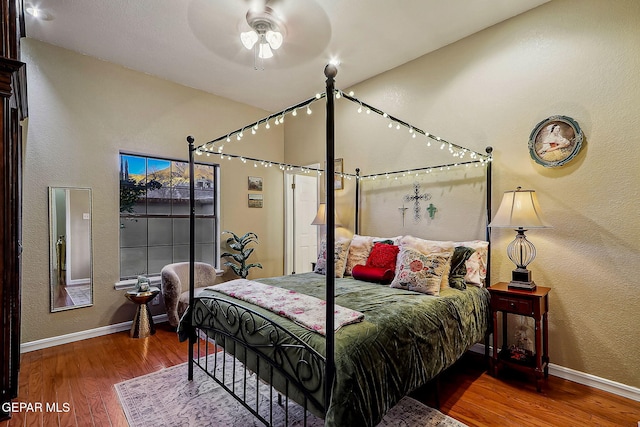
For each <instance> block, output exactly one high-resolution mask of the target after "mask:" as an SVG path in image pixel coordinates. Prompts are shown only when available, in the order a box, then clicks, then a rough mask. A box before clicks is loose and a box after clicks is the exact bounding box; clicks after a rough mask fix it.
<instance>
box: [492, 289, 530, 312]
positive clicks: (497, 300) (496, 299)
mask: <svg viewBox="0 0 640 427" xmlns="http://www.w3.org/2000/svg"><path fill="white" fill-rule="evenodd" d="M491 306H492V308H493V309H494V310H500V311H508V312H510V313H516V314H524V315H529V316H530V315H531V314H532V313H533V302H532V301H531V300H525V299H520V298H509V297H503V296H500V295H495V294H494V295H492V298H491Z"/></svg>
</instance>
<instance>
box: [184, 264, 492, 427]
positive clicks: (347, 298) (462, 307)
mask: <svg viewBox="0 0 640 427" xmlns="http://www.w3.org/2000/svg"><path fill="white" fill-rule="evenodd" d="M258 281H259V282H262V283H265V284H268V285H272V286H278V287H283V288H286V289H291V290H294V291H296V292H300V293H304V294H307V295H311V296H314V297H316V298H321V299H324V298H325V277H324V276H322V275H319V274H315V273H304V274H297V275H290V276H282V277H275V278H268V279H258ZM335 288H336V289H335V295H336V301H335V303H336V304H337V305H340V306H342V307H347V308H350V309H352V310H356V311H358V312H361V313H364V320H363V321H362V322H359V323H355V324H351V325H346V326H344V327H342V328H341V329H339V330H338V331H337V332H336V334H335V360H336V377H335V383H334V386H333V390H332V397H331V402H330V403H329V405H328V410H327V414H326V418H325V425H327V426H351V425H353V426H355V425H358V426H364V425H368V426H374V425H376V424H377V423H379V422H380V421H381V419H382V417H383V416H384V414H385V413H386V412H387V411H388V410H389V409H390V408H392V407H393V406H394V405H395V404H396V403H397V402H399V401H400V399H402V397H404V396H405V395H407V394H408V393H409V392H411V391H412V390H414V389H416V388H418V387H420V386H422V385H424V384H425V383H427V382H428V381H429V380H431V379H433V378H434V377H435V376H436V375H437V374H438V373H440V372H441V371H442V370H444V369H446V368H447V367H449V366H451V365H452V364H453V363H454V362H455V361H456V360H457V359H458V358H459V357H460V356H461V355H462V354H463V353H464V352H465V351H466V350H468V349H469V347H471V346H472V345H473V344H475V343H477V342H480V341H482V340H483V338H484V336H485V333H486V331H487V329H488V325H489V292H488V291H487V290H486V289H484V288H478V287H475V286H469V287H467V289H465V290H457V289H443V290H441V292H440V296H430V295H425V294H420V293H416V292H412V291H406V290H402V289H395V288H390V287H388V286H385V285H379V284H372V283H368V282H362V281H358V280H355V279H353V278H344V279H336V286H335ZM207 294H209V295H212V294H217V295H219V296H221V295H222V294H218V293H216V292H215V291H211V290H206V291H203V293H202V294H201V295H202V296H206V295H207ZM224 297H225V298H229V297H228V296H226V295H224ZM196 304H206V299H203V300H200V301H197V302H196ZM243 304H249V303H246V302H243ZM252 308H254V307H252ZM254 309H255V310H256V311H261V310H263V309H260V308H259V307H255V308H254ZM262 312H264V313H267V315H269V316H273V319H275V321H276V322H278V323H279V324H280V325H282V326H284V327H285V328H287V329H288V330H290V331H292V332H293V333H295V334H296V335H297V336H299V337H301V338H303V339H304V340H305V341H307V342H308V343H310V345H312V346H313V347H314V348H316V349H317V350H318V351H319V352H320V353H321V354H323V355H324V354H325V337H324V336H322V335H320V334H318V333H315V332H312V331H309V330H308V329H305V328H303V327H302V326H300V325H297V324H296V323H294V322H293V321H291V320H288V319H285V318H280V317H278V316H277V315H276V314H273V313H271V314H268V313H269V312H267V311H266V310H264V311H262Z"/></svg>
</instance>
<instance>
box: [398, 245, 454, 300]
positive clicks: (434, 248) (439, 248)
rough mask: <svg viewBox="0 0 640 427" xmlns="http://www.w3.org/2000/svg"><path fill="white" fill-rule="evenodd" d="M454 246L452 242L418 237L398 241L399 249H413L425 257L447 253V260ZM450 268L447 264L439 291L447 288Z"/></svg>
mask: <svg viewBox="0 0 640 427" xmlns="http://www.w3.org/2000/svg"><path fill="white" fill-rule="evenodd" d="M455 246H456V245H455V244H454V242H452V241H441V240H425V239H420V238H418V237H413V236H403V237H402V238H401V239H400V247H401V248H409V249H413V250H415V251H418V252H420V253H423V254H425V255H429V254H432V253H448V254H449V259H451V256H452V255H453V249H454V247H455ZM398 262H399V261H398ZM450 268H451V266H450V265H449V264H447V265H446V268H445V270H444V272H443V274H442V281H441V282H440V288H441V289H446V288H448V287H449V270H450ZM397 269H398V268H397V266H396V271H397Z"/></svg>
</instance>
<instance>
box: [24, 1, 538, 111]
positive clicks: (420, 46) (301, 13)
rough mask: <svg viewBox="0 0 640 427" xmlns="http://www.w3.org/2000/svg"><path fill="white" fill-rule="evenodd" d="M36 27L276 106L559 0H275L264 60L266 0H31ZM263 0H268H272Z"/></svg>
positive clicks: (85, 48) (31, 23)
mask: <svg viewBox="0 0 640 427" xmlns="http://www.w3.org/2000/svg"><path fill="white" fill-rule="evenodd" d="M24 1H25V8H27V7H30V6H36V7H37V8H38V9H40V10H41V11H42V12H43V13H44V19H36V18H34V17H33V16H31V15H29V14H26V18H25V19H26V30H27V37H30V38H34V39H37V40H41V41H44V42H47V43H50V44H53V45H56V46H60V47H63V48H66V49H70V50H73V51H76V52H79V53H81V54H85V55H89V56H93V57H96V58H99V59H102V60H106V61H109V62H113V63H115V64H120V65H122V66H124V67H127V68H130V69H133V70H137V71H141V72H144V73H147V74H151V75H154V76H157V77H160V78H163V79H166V80H170V81H173V82H176V83H179V84H182V85H185V86H189V87H192V88H196V89H200V90H203V91H207V92H210V93H213V94H216V95H219V96H223V97H226V98H229V99H232V100H236V101H239V102H243V103H245V104H249V105H253V106H256V107H259V108H262V109H265V110H268V111H278V110H281V109H284V108H286V107H287V106H290V105H293V104H295V103H297V102H299V101H300V100H303V99H307V98H309V97H311V96H313V95H314V94H315V93H317V92H321V91H323V90H324V80H325V77H324V74H323V70H324V66H325V65H326V64H327V63H328V62H329V61H330V60H332V59H338V60H339V61H340V66H339V72H338V75H337V77H336V86H337V87H339V88H347V87H349V86H352V85H354V84H356V83H359V82H361V81H363V80H366V79H368V78H370V77H373V76H375V75H377V74H380V73H382V72H384V71H386V70H389V69H392V68H395V67H397V66H399V65H401V64H404V63H406V62H408V61H410V60H412V59H415V58H418V57H420V56H422V55H425V54H426V53H429V52H431V51H434V50H436V49H438V48H440V47H442V46H446V45H448V44H450V43H453V42H455V41H457V40H460V39H462V38H464V37H466V36H468V35H471V34H473V33H475V32H478V31H480V30H482V29H484V28H487V27H490V26H492V25H494V24H497V23H499V22H501V21H504V20H506V19H509V18H511V17H513V16H515V15H518V14H520V13H523V12H525V11H527V10H530V9H532V8H534V7H536V6H538V5H540V4H543V3H546V2H547V1H549V0H518V1H513V0H399V1H389V0H268V1H267V4H268V6H270V7H271V8H272V9H273V10H274V11H275V13H276V14H278V15H279V17H280V18H281V19H282V21H283V22H284V25H285V27H286V36H285V39H284V43H283V45H282V47H281V48H280V49H278V50H277V51H275V56H274V57H273V58H270V59H266V60H264V70H255V69H254V59H253V52H252V51H249V50H247V49H245V48H244V47H243V46H242V44H241V42H240V37H239V33H240V32H241V31H247V30H248V29H249V26H248V24H247V22H246V18H245V16H246V13H247V11H248V10H249V8H250V7H252V5H253V3H255V1H256V0H251V1H250V0H135V1H132V0H24ZM262 1H263V2H264V1H265V0H262Z"/></svg>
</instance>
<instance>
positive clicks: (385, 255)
mask: <svg viewBox="0 0 640 427" xmlns="http://www.w3.org/2000/svg"><path fill="white" fill-rule="evenodd" d="M398 252H400V248H399V247H398V246H396V245H389V244H386V243H376V244H375V245H373V249H371V253H370V254H369V258H367V263H366V264H365V265H366V266H367V267H378V268H384V269H389V270H392V271H395V270H396V258H397V257H398Z"/></svg>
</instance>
